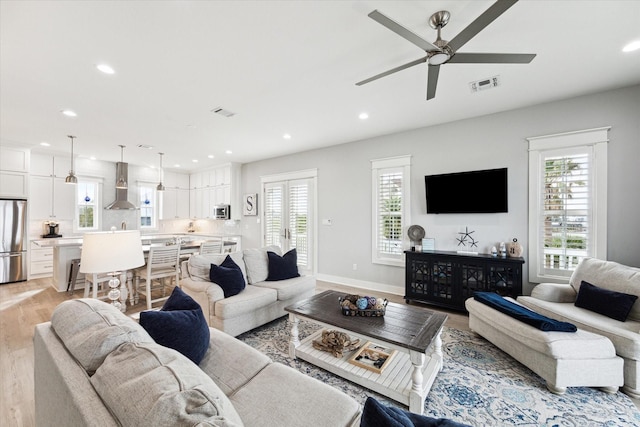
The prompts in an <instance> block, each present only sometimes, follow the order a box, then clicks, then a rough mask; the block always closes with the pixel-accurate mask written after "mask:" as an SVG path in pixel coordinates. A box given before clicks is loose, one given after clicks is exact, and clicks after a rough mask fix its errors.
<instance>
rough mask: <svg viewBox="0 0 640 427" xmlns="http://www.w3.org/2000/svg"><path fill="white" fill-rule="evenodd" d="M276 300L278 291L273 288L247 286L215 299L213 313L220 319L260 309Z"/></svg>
mask: <svg viewBox="0 0 640 427" xmlns="http://www.w3.org/2000/svg"><path fill="white" fill-rule="evenodd" d="M277 300H278V293H277V292H276V291H275V290H273V289H266V288H261V287H255V286H247V287H246V288H245V289H244V291H242V292H240V293H239V294H238V295H234V296H232V297H229V298H224V299H221V300H219V301H216V302H215V313H216V317H219V318H220V319H231V318H233V317H237V316H241V315H243V314H248V313H253V312H257V311H260V309H262V308H264V307H266V306H268V305H270V304H275V303H276V302H277Z"/></svg>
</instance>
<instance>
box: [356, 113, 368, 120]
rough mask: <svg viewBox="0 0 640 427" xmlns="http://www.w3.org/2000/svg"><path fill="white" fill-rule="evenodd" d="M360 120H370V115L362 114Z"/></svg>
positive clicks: (359, 116)
mask: <svg viewBox="0 0 640 427" xmlns="http://www.w3.org/2000/svg"><path fill="white" fill-rule="evenodd" d="M358 118H359V119H360V120H367V119H368V118H369V115H368V114H367V113H360V115H358Z"/></svg>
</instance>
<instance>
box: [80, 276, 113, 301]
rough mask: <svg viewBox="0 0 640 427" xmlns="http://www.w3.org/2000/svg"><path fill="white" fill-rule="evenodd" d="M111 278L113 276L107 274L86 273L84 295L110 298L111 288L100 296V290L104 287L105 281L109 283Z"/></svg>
mask: <svg viewBox="0 0 640 427" xmlns="http://www.w3.org/2000/svg"><path fill="white" fill-rule="evenodd" d="M109 280H111V276H108V275H106V274H102V273H101V274H96V273H86V274H85V275H84V297H85V298H89V297H90V296H91V298H96V299H101V300H106V299H108V297H107V294H108V292H109V289H106V291H105V292H104V293H103V294H102V295H100V296H98V291H100V288H102V287H103V283H108V282H109ZM101 292H102V291H101ZM89 294H91V295H89Z"/></svg>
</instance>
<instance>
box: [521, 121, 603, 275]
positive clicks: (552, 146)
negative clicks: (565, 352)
mask: <svg viewBox="0 0 640 427" xmlns="http://www.w3.org/2000/svg"><path fill="white" fill-rule="evenodd" d="M608 130H609V128H608V127H607V128H600V129H591V130H585V131H578V132H570V133H563V134H558V135H549V136H542V137H536V138H528V141H529V256H530V258H531V262H530V267H529V280H530V281H531V282H534V283H540V282H558V283H566V282H568V279H569V276H571V273H572V272H573V270H574V269H575V267H576V265H577V264H578V262H580V260H581V259H582V258H584V257H596V258H601V259H606V256H607V230H606V226H607V217H606V216H607V142H608V139H607V138H608V136H607V131H608Z"/></svg>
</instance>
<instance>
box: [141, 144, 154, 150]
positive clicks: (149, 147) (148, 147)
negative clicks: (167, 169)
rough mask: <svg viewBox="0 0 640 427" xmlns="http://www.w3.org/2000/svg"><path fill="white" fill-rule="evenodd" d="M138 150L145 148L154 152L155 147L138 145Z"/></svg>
mask: <svg viewBox="0 0 640 427" xmlns="http://www.w3.org/2000/svg"><path fill="white" fill-rule="evenodd" d="M138 148H144V149H147V150H152V149H153V146H152V145H147V144H138Z"/></svg>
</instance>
